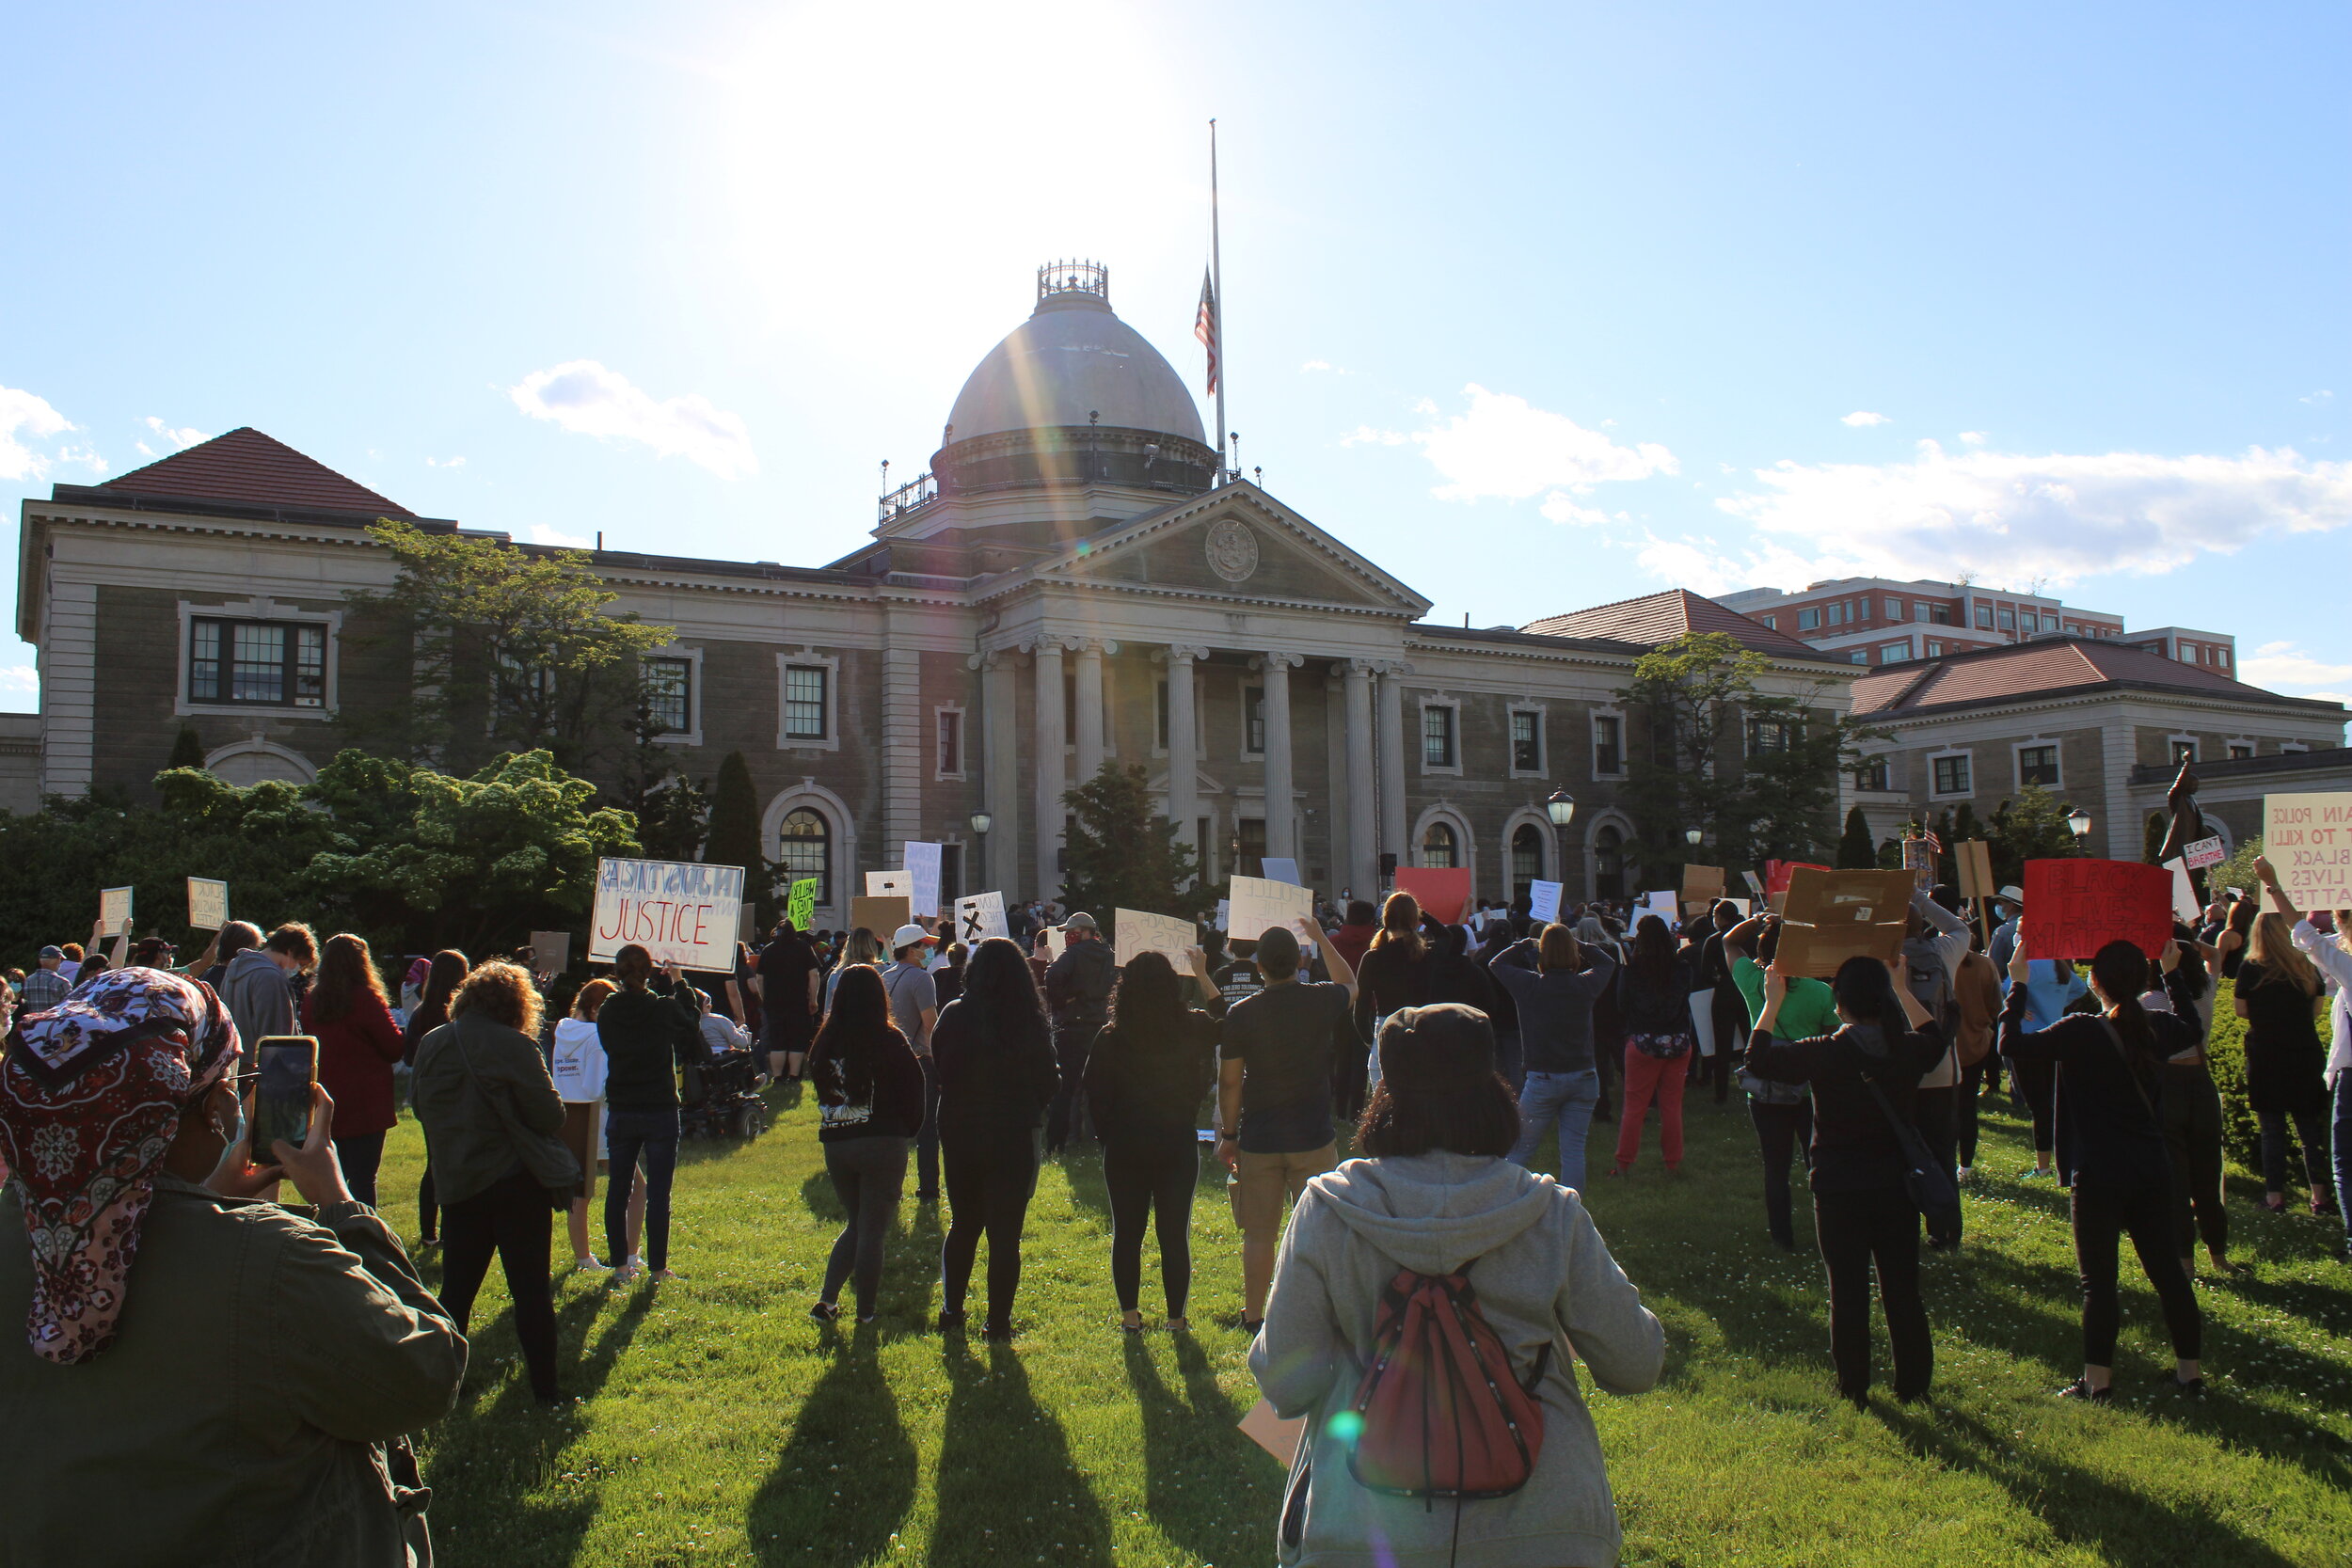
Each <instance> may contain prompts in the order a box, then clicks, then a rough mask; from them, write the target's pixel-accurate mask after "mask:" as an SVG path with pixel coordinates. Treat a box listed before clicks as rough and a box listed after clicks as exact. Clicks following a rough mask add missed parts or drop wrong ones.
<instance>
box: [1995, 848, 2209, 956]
mask: <svg viewBox="0 0 2352 1568" xmlns="http://www.w3.org/2000/svg"><path fill="white" fill-rule="evenodd" d="M2022 930H2023V932H2024V938H2025V944H2026V957H2027V958H2070V959H2071V958H2091V957H2093V956H2095V955H2096V954H2097V953H2098V951H2099V949H2100V948H2102V947H2105V946H2106V944H2107V943H2108V942H2116V941H2122V942H2131V943H2132V944H2133V945H2135V946H2137V948H2138V949H2139V950H2140V951H2141V952H2142V953H2145V954H2146V955H2148V957H2149V958H2154V957H2155V956H2156V955H2157V954H2159V953H2161V952H2163V951H2164V944H2165V943H2166V942H2170V941H2171V940H2172V873H2171V872H2170V871H2168V870H2167V869H2165V868H2164V867H2163V866H2161V865H2143V864H2141V863H2139V862H2137V861H2093V860H2063V861H2027V862H2026V918H2025V923H2024V926H2023V927H2022Z"/></svg>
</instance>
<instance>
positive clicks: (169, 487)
mask: <svg viewBox="0 0 2352 1568" xmlns="http://www.w3.org/2000/svg"><path fill="white" fill-rule="evenodd" d="M98 488H99V489H102V490H113V491H117V492H119V493H120V494H122V495H126V496H141V497H152V498H154V499H159V500H201V501H230V502H234V503H237V504H241V505H246V506H282V507H286V508H288V509H290V510H294V511H303V512H358V513H364V514H366V515H370V516H376V517H410V516H414V515H415V514H414V513H412V512H410V511H409V510H408V509H407V508H406V507H405V506H402V505H401V504H400V503H399V502H397V501H392V500H387V499H385V498H384V497H382V496H379V495H377V494H376V493H375V492H374V491H373V490H371V489H369V488H368V487H367V486H366V485H364V484H358V483H353V482H352V481H350V480H348V479H345V478H344V477H343V476H342V475H341V474H339V473H337V472H336V471H335V470H334V469H332V468H330V467H327V466H326V464H324V463H321V462H319V461H318V460H317V459H315V458H311V457H305V456H304V455H303V454H302V453H300V452H298V451H294V448H292V447H290V446H288V445H286V443H285V442H283V441H278V440H273V439H272V438H271V437H269V436H264V435H262V433H261V432H260V431H258V430H254V429H252V428H251V427H249V426H247V427H244V428H240V429H237V430H232V431H230V433H229V434H228V435H226V436H214V437H213V438H212V439H211V440H209V441H205V442H201V443H199V445H196V446H193V447H190V448H189V449H188V450H187V451H180V452H174V453H172V454H171V455H170V456H169V457H167V458H165V459H164V460H163V461H161V462H159V463H150V464H149V465H148V466H147V467H144V468H134V469H132V470H131V471H130V472H129V473H127V474H124V475H122V476H121V477H119V478H118V479H110V480H108V481H106V482H105V483H103V484H101V485H99V486H98Z"/></svg>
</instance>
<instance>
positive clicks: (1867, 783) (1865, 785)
mask: <svg viewBox="0 0 2352 1568" xmlns="http://www.w3.org/2000/svg"><path fill="white" fill-rule="evenodd" d="M1853 786H1854V787H1855V788H1856V789H1884V788H1886V787H1887V784H1886V759H1885V758H1884V757H1883V756H1878V757H1864V758H1863V759H1862V766H1861V767H1859V768H1855V769H1854V775H1853Z"/></svg>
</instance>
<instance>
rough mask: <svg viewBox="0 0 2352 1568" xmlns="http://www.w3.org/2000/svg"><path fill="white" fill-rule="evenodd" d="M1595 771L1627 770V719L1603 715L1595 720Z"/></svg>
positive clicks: (1616, 771)
mask: <svg viewBox="0 0 2352 1568" xmlns="http://www.w3.org/2000/svg"><path fill="white" fill-rule="evenodd" d="M1593 771H1594V772H1596V773H1622V772H1624V771H1625V721H1624V720H1622V719H1618V718H1616V717H1614V716H1613V715H1603V716H1601V717H1600V718H1597V719H1595V720H1594V721H1593Z"/></svg>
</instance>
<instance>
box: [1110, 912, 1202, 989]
mask: <svg viewBox="0 0 2352 1568" xmlns="http://www.w3.org/2000/svg"><path fill="white" fill-rule="evenodd" d="M1111 929H1112V934H1113V935H1115V936H1116V937H1118V939H1119V948H1118V954H1119V962H1120V966H1121V967H1122V968H1123V967H1125V966H1126V965H1128V964H1131V963H1133V962H1135V959H1136V954H1138V953H1164V954H1166V955H1167V956H1168V962H1169V963H1171V964H1173V965H1175V966H1176V973H1177V974H1184V971H1185V970H1186V969H1188V968H1189V967H1190V966H1191V963H1192V960H1191V959H1189V958H1185V957H1184V950H1185V949H1186V948H1188V947H1191V946H1192V945H1193V944H1194V942H1195V941H1196V940H1197V939H1196V938H1195V937H1194V935H1193V929H1192V922H1191V921H1189V920H1179V919H1178V918H1176V917H1175V916H1174V915H1169V914H1148V913H1146V912H1145V911H1142V910H1113V911H1111Z"/></svg>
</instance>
